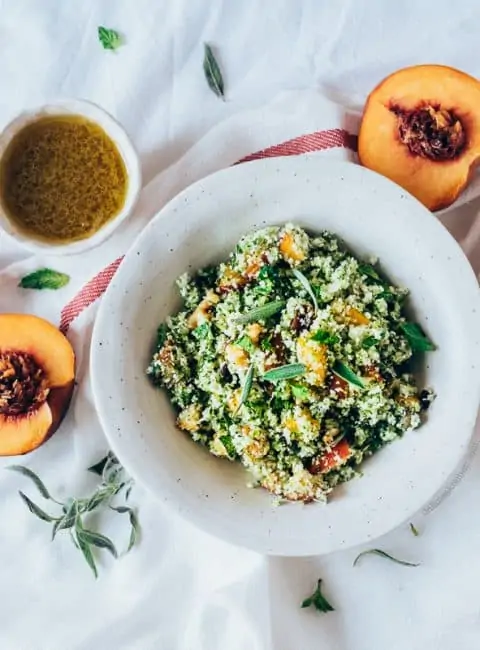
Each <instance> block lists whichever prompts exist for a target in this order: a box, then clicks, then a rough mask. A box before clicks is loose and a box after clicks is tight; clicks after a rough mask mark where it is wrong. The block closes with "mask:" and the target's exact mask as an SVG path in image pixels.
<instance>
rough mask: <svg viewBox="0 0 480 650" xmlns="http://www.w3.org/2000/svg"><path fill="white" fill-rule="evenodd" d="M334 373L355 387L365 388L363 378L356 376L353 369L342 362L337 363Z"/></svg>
mask: <svg viewBox="0 0 480 650" xmlns="http://www.w3.org/2000/svg"><path fill="white" fill-rule="evenodd" d="M332 370H333V372H334V373H335V374H336V375H338V376H339V377H341V378H342V379H345V381H348V383H349V384H352V385H353V386H358V387H359V388H365V382H364V381H363V379H362V378H361V377H359V376H358V375H356V374H355V373H354V372H353V370H352V369H351V368H349V367H348V366H347V365H345V364H344V363H342V361H336V362H335V364H334V366H333V368H332Z"/></svg>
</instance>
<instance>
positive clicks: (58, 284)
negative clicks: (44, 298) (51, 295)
mask: <svg viewBox="0 0 480 650" xmlns="http://www.w3.org/2000/svg"><path fill="white" fill-rule="evenodd" d="M69 282H70V276H69V275H67V274H66V273H60V272H59V271H54V270H53V269H47V268H45V269H38V270H37V271H34V272H33V273H29V274H28V275H25V276H24V277H23V278H22V279H21V280H20V282H19V284H18V286H19V287H21V288H22V289H54V290H56V289H61V288H62V287H64V286H66V285H67V284H68V283H69Z"/></svg>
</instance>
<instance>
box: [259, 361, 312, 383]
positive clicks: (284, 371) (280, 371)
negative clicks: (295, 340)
mask: <svg viewBox="0 0 480 650" xmlns="http://www.w3.org/2000/svg"><path fill="white" fill-rule="evenodd" d="M304 374H305V366H304V365H303V363H288V364H286V365H285V366H280V367H278V368H273V369H272V370H269V371H268V372H266V373H265V374H264V375H262V379H263V380H264V381H271V382H276V381H281V380H282V379H292V378H293V377H298V376H299V375H304Z"/></svg>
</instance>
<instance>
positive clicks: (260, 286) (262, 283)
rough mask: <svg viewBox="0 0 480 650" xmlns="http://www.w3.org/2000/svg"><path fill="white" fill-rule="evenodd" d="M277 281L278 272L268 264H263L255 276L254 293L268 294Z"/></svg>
mask: <svg viewBox="0 0 480 650" xmlns="http://www.w3.org/2000/svg"><path fill="white" fill-rule="evenodd" d="M277 282H278V272H277V270H276V269H275V268H274V267H273V266H270V265H269V264H265V265H264V266H262V268H261V269H260V271H259V273H258V276H257V284H256V285H255V293H256V294H260V295H264V296H268V295H269V294H270V293H272V291H273V290H274V288H275V285H276V283H277Z"/></svg>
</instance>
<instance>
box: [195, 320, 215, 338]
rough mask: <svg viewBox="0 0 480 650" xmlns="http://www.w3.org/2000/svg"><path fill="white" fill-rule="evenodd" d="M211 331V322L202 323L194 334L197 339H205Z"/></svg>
mask: <svg viewBox="0 0 480 650" xmlns="http://www.w3.org/2000/svg"><path fill="white" fill-rule="evenodd" d="M211 331H212V329H211V327H210V323H202V324H201V325H199V326H198V327H196V328H195V329H194V330H193V335H194V336H195V337H196V338H197V339H204V338H206V337H207V336H208V335H209V334H210V333H211Z"/></svg>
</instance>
